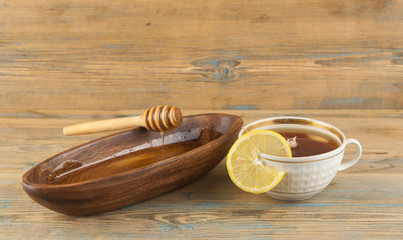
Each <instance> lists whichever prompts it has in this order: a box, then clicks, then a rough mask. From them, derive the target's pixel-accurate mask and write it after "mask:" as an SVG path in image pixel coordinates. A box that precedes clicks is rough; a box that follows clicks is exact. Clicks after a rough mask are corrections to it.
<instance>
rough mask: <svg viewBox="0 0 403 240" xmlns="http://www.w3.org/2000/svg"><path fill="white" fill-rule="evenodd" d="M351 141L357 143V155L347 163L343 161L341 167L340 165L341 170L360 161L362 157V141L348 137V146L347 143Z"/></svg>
mask: <svg viewBox="0 0 403 240" xmlns="http://www.w3.org/2000/svg"><path fill="white" fill-rule="evenodd" d="M350 143H352V144H354V145H355V149H356V152H355V156H354V158H353V159H352V160H350V161H348V162H346V163H342V164H341V165H340V167H339V171H343V170H345V169H347V168H349V167H351V166H353V165H354V164H356V163H357V162H358V160H360V158H361V155H362V147H361V144H360V142H358V141H357V140H355V139H354V138H348V139H347V140H346V146H347V144H350Z"/></svg>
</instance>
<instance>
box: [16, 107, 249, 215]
mask: <svg viewBox="0 0 403 240" xmlns="http://www.w3.org/2000/svg"><path fill="white" fill-rule="evenodd" d="M242 125H243V121H242V119H241V118H240V117H238V116H235V115H228V114H198V115H192V116H188V117H185V118H184V119H183V122H182V124H181V125H180V126H179V127H178V128H176V129H175V130H173V131H169V132H166V133H165V135H164V136H163V137H162V136H161V134H160V133H159V132H158V133H155V132H152V131H147V130H146V129H145V128H140V129H134V130H126V131H123V132H119V133H116V134H112V135H108V136H105V137H102V138H99V139H95V140H93V141H91V142H87V143H83V144H81V145H79V146H76V147H74V148H71V149H69V150H66V151H63V152H61V153H59V154H57V155H55V156H53V157H51V158H48V159H47V160H46V161H42V162H41V163H39V164H38V165H37V166H35V167H33V168H32V169H31V170H29V171H28V172H27V173H25V174H24V175H23V177H22V186H23V188H24V191H25V192H26V193H27V194H28V195H29V196H30V197H31V198H32V199H33V200H35V201H36V202H37V203H39V204H41V205H43V206H45V207H47V208H49V209H51V210H54V211H56V212H60V213H64V214H68V215H74V216H83V215H93V214H97V213H103V212H108V211H111V210H115V209H118V208H122V207H125V206H128V205H132V204H134V203H138V202H141V201H144V200H147V199H150V198H153V197H156V196H158V195H161V194H163V193H166V192H169V191H171V190H174V189H176V188H179V187H181V186H183V185H186V184H188V183H189V182H192V181H195V180H196V179H198V178H200V177H202V176H204V175H205V174H206V173H207V172H209V171H210V170H211V169H213V168H214V167H215V166H217V164H218V163H220V162H221V160H222V159H223V158H224V157H225V156H226V154H227V152H228V151H229V149H230V148H231V146H232V144H233V143H234V142H235V140H236V139H237V137H238V133H239V131H240V130H241V128H242Z"/></svg>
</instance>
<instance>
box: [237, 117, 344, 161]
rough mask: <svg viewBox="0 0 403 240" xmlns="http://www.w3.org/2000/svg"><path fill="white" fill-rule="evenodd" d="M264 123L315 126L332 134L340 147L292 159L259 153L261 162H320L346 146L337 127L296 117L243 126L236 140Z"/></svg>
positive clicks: (273, 119)
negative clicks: (252, 127)
mask: <svg viewBox="0 0 403 240" xmlns="http://www.w3.org/2000/svg"><path fill="white" fill-rule="evenodd" d="M264 122H271V123H272V124H270V125H274V124H279V123H285V124H287V123H288V124H292V123H296V124H302V125H312V126H316V127H319V128H322V129H325V130H327V131H329V132H331V133H334V134H335V135H336V136H337V137H338V138H339V139H340V141H341V145H340V146H339V147H337V148H336V149H334V150H332V151H330V152H326V153H322V154H317V155H312V156H305V157H293V158H290V157H278V156H273V155H269V154H265V153H259V157H260V158H261V159H262V160H263V161H274V162H287V163H307V162H315V161H321V160H326V159H329V158H333V157H335V156H337V155H339V154H341V153H342V152H343V151H344V149H345V146H346V137H345V135H344V133H343V132H342V131H341V130H340V129H338V128H337V127H335V126H333V125H332V124H329V123H327V122H324V121H320V120H316V119H312V118H305V117H296V116H279V117H270V118H263V119H259V120H256V121H254V122H251V123H249V124H247V125H245V126H244V127H242V129H241V131H240V132H239V134H238V138H240V137H241V136H242V135H243V134H244V132H245V131H246V130H247V129H248V128H249V127H251V126H254V125H258V124H261V123H264ZM263 126H267V124H266V125H262V126H261V127H258V128H256V129H262V127H263ZM253 130H254V129H253Z"/></svg>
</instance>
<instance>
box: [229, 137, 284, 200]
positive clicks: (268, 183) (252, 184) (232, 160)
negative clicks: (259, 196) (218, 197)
mask: <svg viewBox="0 0 403 240" xmlns="http://www.w3.org/2000/svg"><path fill="white" fill-rule="evenodd" d="M260 152H262V153H265V154H269V155H274V156H279V157H291V149H290V147H289V146H288V144H287V141H286V140H285V138H284V137H283V136H281V135H280V134H278V133H275V132H273V131H269V130H254V131H251V132H248V133H246V134H244V135H242V136H241V137H240V138H239V139H238V140H237V141H236V142H235V143H234V145H232V147H231V149H230V151H229V153H228V156H227V170H228V173H229V176H230V178H231V180H232V182H234V183H235V185H236V186H238V187H239V188H240V189H242V190H244V191H246V192H251V193H263V192H267V191H269V190H270V189H272V188H274V187H275V186H276V185H277V184H278V183H279V182H280V181H281V179H282V178H283V176H284V172H283V171H279V170H276V169H273V168H272V167H269V166H267V165H265V164H263V162H262V161H261V160H260V159H259V158H258V155H259V153H260Z"/></svg>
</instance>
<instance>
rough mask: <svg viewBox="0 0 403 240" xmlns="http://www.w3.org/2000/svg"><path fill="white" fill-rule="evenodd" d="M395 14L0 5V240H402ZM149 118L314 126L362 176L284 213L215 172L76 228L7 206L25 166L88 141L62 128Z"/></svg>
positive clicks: (257, 0) (325, 4)
mask: <svg viewBox="0 0 403 240" xmlns="http://www.w3.org/2000/svg"><path fill="white" fill-rule="evenodd" d="M402 13H403V1H399V0H365V1H363V0H350V1H347V0H306V1H295V0H282V1H277V0H249V1H244V0H194V1H189V0H176V1H165V0H136V1H133V0H116V1H110V0H85V1H82V0H65V1H58V0H41V1H27V0H0V239H43V240H44V239H85V240H87V239H98V240H99V239H147V238H154V239H161V238H165V239H180V238H188V239H218V238H227V239H237V238H239V239H268V238H270V239H320V238H323V239H374V238H376V239H402V235H403V227H402V226H403V206H402V203H403V187H402V186H403V184H402V182H403V174H402V173H403V151H402V146H403V137H402V136H403V121H402V120H403V119H402V118H403V112H402V109H403V17H402V16H403V15H402ZM160 104H170V105H176V106H179V107H180V108H181V109H184V113H185V114H186V115H187V114H194V113H202V112H227V113H234V114H239V115H241V116H242V117H243V118H244V121H245V123H248V122H251V121H253V120H257V119H260V118H265V117H271V116H279V115H297V116H304V117H310V118H316V119H319V120H323V121H326V122H329V123H331V124H333V125H335V126H337V127H339V128H340V129H341V130H342V131H344V132H345V133H346V136H347V137H353V138H356V139H358V140H359V141H360V142H361V143H362V145H363V151H364V152H363V156H362V160H361V161H359V162H358V163H357V164H356V165H355V166H353V167H352V168H350V169H348V170H346V171H343V172H340V173H339V174H337V176H336V177H335V179H334V180H333V182H332V183H331V184H330V186H328V187H327V188H326V189H325V190H324V191H323V192H321V193H319V194H318V195H316V196H315V197H314V198H312V199H309V200H306V201H302V202H294V203H292V202H291V203H290V202H283V201H278V200H274V199H270V198H269V197H266V196H265V195H253V194H248V193H245V192H242V191H241V190H239V189H238V188H236V187H235V185H234V184H232V182H231V181H230V179H229V177H228V175H227V172H226V169H225V164H224V161H223V162H222V163H221V164H220V165H218V166H217V167H216V168H215V169H213V170H212V171H211V172H210V173H209V174H207V176H205V177H203V178H202V179H200V180H198V181H196V182H193V183H191V184H189V185H187V186H185V187H182V188H180V189H177V190H175V191H173V192H170V193H168V194H165V195H163V196H159V197H156V198H154V199H150V200H147V201H144V202H142V203H139V204H136V205H133V206H130V207H126V208H123V209H120V210H117V211H113V212H109V213H105V214H100V215H97V216H91V217H71V216H65V215H62V214H58V213H55V212H52V211H49V210H48V209H46V208H43V207H41V206H40V205H38V204H36V203H35V202H33V201H32V200H31V199H30V198H29V197H28V196H27V195H26V194H25V193H24V192H23V190H22V187H21V185H20V181H21V176H22V174H23V173H24V172H26V171H27V170H28V169H30V168H31V167H32V166H34V165H35V164H37V163H39V162H40V161H42V160H44V159H46V158H48V157H51V156H52V155H54V154H56V153H58V152H60V151H63V150H65V149H67V148H70V147H73V146H76V145H78V144H81V143H83V142H85V141H88V140H91V139H94V138H96V137H99V136H102V135H103V134H96V135H88V136H77V137H64V136H63V135H62V134H61V129H62V127H64V126H66V125H70V124H74V123H78V122H83V121H87V120H96V119H106V118H111V117H121V116H128V115H136V114H140V113H142V110H144V109H147V108H150V107H153V106H156V105H160ZM346 157H347V158H348V157H352V149H350V147H349V148H348V152H347V154H346Z"/></svg>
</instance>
